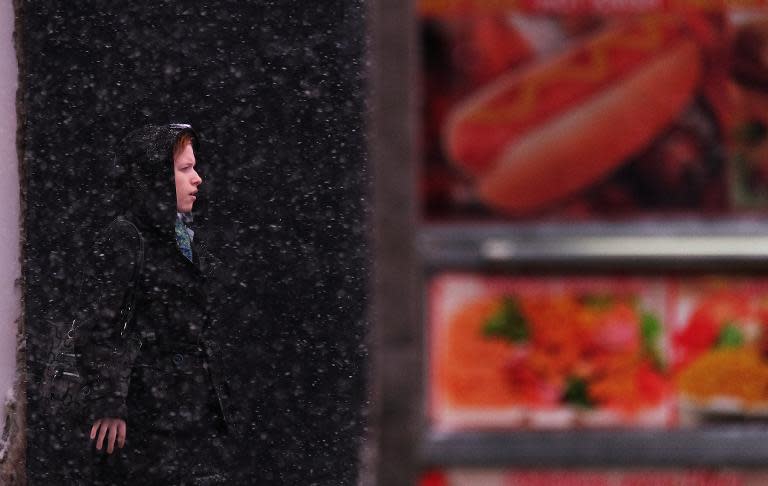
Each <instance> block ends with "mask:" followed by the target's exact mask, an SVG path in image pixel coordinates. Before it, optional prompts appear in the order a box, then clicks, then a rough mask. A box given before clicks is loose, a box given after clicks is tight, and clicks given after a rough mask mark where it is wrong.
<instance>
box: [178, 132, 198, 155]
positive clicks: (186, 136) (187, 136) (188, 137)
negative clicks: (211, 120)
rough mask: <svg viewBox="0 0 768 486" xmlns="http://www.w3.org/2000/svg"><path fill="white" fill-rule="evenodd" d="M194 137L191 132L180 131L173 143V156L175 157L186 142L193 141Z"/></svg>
mask: <svg viewBox="0 0 768 486" xmlns="http://www.w3.org/2000/svg"><path fill="white" fill-rule="evenodd" d="M194 139H195V136H194V135H192V133H190V132H182V133H181V135H179V138H177V139H176V143H174V144H173V158H174V159H175V158H176V156H177V155H179V153H181V151H182V150H184V147H186V146H187V144H188V143H193V141H194Z"/></svg>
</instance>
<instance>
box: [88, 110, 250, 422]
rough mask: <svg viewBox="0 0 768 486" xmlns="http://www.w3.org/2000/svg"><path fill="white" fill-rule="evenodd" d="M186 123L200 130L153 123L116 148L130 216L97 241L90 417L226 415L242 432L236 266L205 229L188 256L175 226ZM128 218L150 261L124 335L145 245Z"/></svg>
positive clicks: (91, 296)
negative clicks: (232, 370)
mask: <svg viewBox="0 0 768 486" xmlns="http://www.w3.org/2000/svg"><path fill="white" fill-rule="evenodd" d="M187 131H188V132H190V133H192V134H193V135H194V132H192V131H191V128H189V127H188V126H183V125H167V126H153V127H145V128H144V129H141V130H139V131H136V132H133V133H132V134H130V135H129V136H128V137H126V139H124V141H123V143H122V146H121V147H119V148H118V149H117V157H116V167H117V169H116V170H117V171H118V172H117V174H116V177H117V180H118V189H117V191H118V192H117V194H116V200H117V202H118V204H121V207H122V210H121V213H122V216H121V219H119V220H117V221H116V222H114V223H113V224H112V225H110V226H109V228H108V229H107V230H105V231H103V232H102V234H101V235H99V238H98V244H96V245H95V246H94V252H93V255H92V259H91V265H90V266H89V271H88V277H87V278H86V284H85V286H84V289H83V298H82V299H81V300H82V305H81V306H80V312H79V316H80V325H81V328H80V332H79V334H78V337H77V339H76V347H77V350H78V352H79V353H80V355H81V358H80V361H79V367H80V370H81V372H82V373H83V375H84V376H86V377H87V380H88V381H89V382H92V383H97V384H96V385H95V386H93V389H92V391H91V393H90V395H89V399H88V400H87V409H88V410H87V412H88V416H89V418H90V419H91V420H92V419H96V418H101V417H120V418H123V419H126V421H127V423H128V430H129V431H130V430H131V427H132V425H135V424H140V425H143V426H146V427H148V428H151V429H160V430H163V429H169V430H185V429H188V428H190V427H193V426H194V425H195V424H196V423H199V422H200V421H201V420H205V419H210V417H211V415H215V414H219V415H220V416H221V418H223V419H224V421H225V422H226V424H227V426H228V428H229V429H230V431H231V432H233V433H236V434H237V433H240V432H241V430H242V425H243V423H242V422H243V420H242V418H241V414H240V413H239V412H238V411H237V408H236V407H234V406H233V404H232V390H231V386H230V383H229V382H228V376H227V374H226V372H225V367H224V354H225V353H226V352H227V351H226V349H227V344H228V342H229V341H228V339H236V337H234V336H231V335H230V336H227V326H228V324H229V323H228V322H226V321H223V320H222V315H224V314H223V312H222V311H223V310H225V309H226V305H227V301H228V299H229V297H230V296H229V295H228V292H227V287H228V285H229V284H231V282H228V281H227V279H228V278H231V277H229V276H230V275H231V272H229V271H227V269H226V268H225V267H224V266H223V264H222V263H221V262H220V261H219V260H218V259H217V258H215V257H214V256H213V255H212V254H211V252H210V251H208V249H207V248H206V246H205V245H204V244H203V242H201V241H200V237H199V234H196V235H195V238H194V240H193V242H192V252H193V261H189V260H188V259H187V258H186V257H185V256H184V255H183V254H182V253H181V251H180V250H179V248H178V246H177V243H176V237H175V232H174V223H175V220H176V216H177V215H176V196H175V185H174V171H173V154H172V150H173V145H174V142H175V141H176V140H177V139H178V137H179V136H180V135H181V134H182V132H187ZM193 147H194V148H195V149H196V148H197V139H196V137H195V142H194V145H193ZM196 152H197V150H196ZM125 220H127V221H130V222H132V223H133V224H135V225H136V227H138V229H139V230H140V232H141V235H142V236H143V239H144V264H143V269H142V271H141V274H140V276H139V278H138V280H137V282H138V287H137V288H136V292H135V311H134V319H133V320H132V322H130V323H129V324H128V326H127V332H126V333H125V335H121V333H122V331H123V327H124V324H125V323H124V321H125V318H124V316H121V310H122V309H125V308H126V307H127V305H126V301H127V299H128V297H127V296H128V295H129V288H130V287H131V282H133V281H134V272H135V271H136V270H137V268H138V265H137V260H138V249H139V240H138V236H137V234H136V231H135V229H134V228H133V227H132V226H131V225H129V224H127V222H126V221H125ZM116 349H117V350H119V351H118V353H115V350H116ZM97 377H98V380H96V378H97ZM129 434H130V432H129Z"/></svg>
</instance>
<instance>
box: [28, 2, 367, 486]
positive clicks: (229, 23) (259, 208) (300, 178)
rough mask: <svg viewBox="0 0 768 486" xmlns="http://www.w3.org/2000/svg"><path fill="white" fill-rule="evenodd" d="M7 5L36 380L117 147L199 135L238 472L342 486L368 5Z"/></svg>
mask: <svg viewBox="0 0 768 486" xmlns="http://www.w3.org/2000/svg"><path fill="white" fill-rule="evenodd" d="M17 13H18V15H19V23H18V25H19V29H20V30H19V32H18V33H17V35H18V36H19V40H20V47H21V51H20V59H21V81H22V85H21V90H22V91H21V94H20V103H21V110H22V114H23V115H24V116H25V119H24V120H22V123H23V124H22V127H21V135H22V137H21V140H20V143H21V144H22V149H23V162H22V163H23V168H24V169H25V174H26V175H25V179H24V180H23V186H24V187H23V189H24V190H26V194H27V199H26V214H25V220H24V221H25V231H26V245H25V249H24V250H25V261H24V279H25V282H24V296H25V312H26V316H27V332H28V338H29V341H28V347H29V355H28V364H29V369H30V371H31V372H32V373H33V375H34V373H36V372H39V371H40V369H41V366H42V364H43V363H44V355H45V351H46V349H45V348H46V343H45V342H44V341H43V340H42V338H41V336H43V334H44V332H45V324H44V322H43V317H44V316H46V315H48V314H50V315H53V316H58V315H61V313H62V312H64V310H63V309H66V305H67V302H68V296H71V291H72V288H73V285H74V282H73V279H74V277H75V275H76V273H75V271H76V270H77V268H78V267H79V265H80V264H81V263H82V262H81V260H80V258H81V254H82V250H83V248H84V247H87V246H88V245H89V241H90V239H89V237H90V236H91V235H92V231H93V230H94V229H96V228H99V227H100V226H102V225H103V224H105V223H106V222H108V220H109V219H110V217H111V207H112V203H111V201H110V200H109V190H108V189H107V186H106V185H105V183H104V181H105V178H106V177H107V175H108V171H109V163H110V160H111V157H112V155H111V153H110V150H111V147H112V146H113V145H114V144H115V142H116V141H117V140H119V139H120V137H121V136H122V135H124V134H125V133H127V132H128V131H129V130H131V129H132V128H134V127H137V126H140V125H143V124H146V123H166V122H187V123H191V124H192V125H193V126H194V127H195V128H196V129H198V131H199V132H200V134H201V136H202V150H201V153H199V154H198V164H199V169H200V172H201V173H202V175H203V177H204V179H205V182H204V184H203V186H202V189H203V190H205V193H204V197H203V198H202V200H201V201H200V203H201V204H200V209H201V210H200V211H199V213H200V214H199V215H198V216H197V218H196V223H197V226H198V228H199V230H200V231H201V233H202V234H203V235H204V236H205V237H206V238H207V239H208V240H209V241H210V242H211V246H212V247H213V249H214V251H216V252H217V253H218V254H219V255H220V256H221V257H222V258H223V259H224V260H225V261H227V262H228V263H230V264H231V265H233V266H234V267H235V268H236V269H237V278H238V279H239V280H240V281H241V282H242V286H240V288H239V290H237V294H236V299H237V306H236V307H237V309H238V311H239V314H238V319H237V321H236V322H231V323H228V324H229V325H231V326H233V334H232V335H233V336H237V337H238V343H239V344H240V347H239V349H240V351H239V352H238V353H236V355H234V356H231V360H230V363H231V366H232V372H233V373H235V374H236V375H237V376H238V377H239V378H240V380H241V382H242V383H243V386H242V390H241V391H242V395H241V400H242V401H243V402H244V403H246V404H247V406H248V408H249V410H250V413H251V419H252V424H251V429H250V438H249V439H248V440H247V442H246V443H244V444H243V449H242V450H243V452H244V458H243V463H242V464H243V465H242V468H243V472H244V473H245V474H248V475H250V476H251V477H252V478H253V479H254V482H253V484H286V485H297V484H302V485H309V484H328V485H341V484H353V483H354V482H355V477H356V469H357V449H358V441H357V438H358V437H359V436H360V434H361V432H362V430H361V429H362V427H361V425H360V422H361V421H360V418H361V412H362V409H363V405H364V401H365V393H364V369H365V357H366V353H367V351H366V349H365V346H364V337H365V332H366V321H365V314H366V312H365V310H366V306H367V287H366V286H367V284H368V263H369V257H368V244H367V242H368V234H367V231H366V228H367V212H368V211H367V207H368V202H367V199H366V198H367V184H368V182H367V181H368V177H367V172H366V159H365V143H364V142H365V137H364V135H365V127H364V99H365V98H364V95H365V93H364V80H363V74H362V73H363V70H364V59H363V58H364V42H363V40H364V25H365V18H364V9H363V6H362V1H361V0H331V1H326V0H324V1H322V2H298V1H265V2H243V1H241V0H210V1H206V2H172V1H158V0H153V1H132V2H124V1H123V2H117V1H108V0H94V1H90V2H69V1H64V0H58V1H55V0H49V1H19V2H18V5H17ZM203 202H205V204H202V203H203ZM33 379H34V377H33ZM35 393H36V388H35V387H34V383H32V384H31V385H30V388H29V396H30V398H31V399H32V403H31V404H30V412H31V413H30V417H29V432H30V434H29V435H30V443H29V449H28V458H29V464H28V469H29V474H30V478H35V481H34V482H33V484H63V483H61V482H57V478H56V476H55V474H54V475H51V474H48V475H46V474H44V473H46V472H48V473H50V472H52V471H53V470H54V469H55V468H59V467H61V465H60V464H57V462H56V461H57V459H56V458H57V457H58V456H57V455H56V453H54V454H53V455H50V454H48V455H46V454H43V451H50V449H48V447H49V445H50V443H51V439H52V438H51V437H50V436H49V435H48V434H47V430H46V429H45V419H44V417H42V416H40V414H38V413H37V410H36V408H35V399H36V396H35ZM62 454H63V453H62ZM41 457H45V458H47V460H48V462H45V461H42V460H41V459H40V458H41ZM60 457H64V455H62V456H60ZM58 479H60V478H58Z"/></svg>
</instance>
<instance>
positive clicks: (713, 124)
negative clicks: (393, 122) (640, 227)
mask: <svg viewBox="0 0 768 486" xmlns="http://www.w3.org/2000/svg"><path fill="white" fill-rule="evenodd" d="M764 3H765V2H762V1H760V2H747V1H745V2H715V1H710V0H702V1H693V0H691V1H685V2H684V1H683V0H667V1H664V2H662V1H659V0H656V1H651V0H636V1H630V0H611V1H608V0H590V1H589V2H586V1H582V0H527V1H522V0H521V1H511V0H509V1H504V0H498V1H490V0H486V1H479V0H476V1H460V0H457V1H450V0H422V1H421V3H420V4H419V11H420V27H421V47H422V49H421V52H422V57H421V62H422V64H421V71H420V72H421V78H420V83H421V90H422V97H421V99H422V105H421V115H422V124H421V143H420V147H421V157H422V160H423V165H422V186H421V187H422V207H423V209H424V215H425V217H426V219H427V220H430V221H462V220H480V221H483V220H491V221H499V220H542V219H544V220H555V221H557V220H566V219H567V220H569V221H571V220H579V219H584V220H594V219H620V220H634V219H638V218H643V217H654V218H656V217H672V218H675V217H681V216H685V217H687V216H694V217H696V216H704V217H711V216H719V217H725V218H730V217H736V216H741V215H752V214H755V213H757V214H760V213H761V212H762V211H764V209H765V208H766V206H767V205H768V55H766V52H768V7H766V6H765V5H764Z"/></svg>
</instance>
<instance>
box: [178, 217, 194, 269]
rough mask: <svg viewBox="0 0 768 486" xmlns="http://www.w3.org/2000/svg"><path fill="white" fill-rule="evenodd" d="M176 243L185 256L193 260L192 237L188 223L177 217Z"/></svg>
mask: <svg viewBox="0 0 768 486" xmlns="http://www.w3.org/2000/svg"><path fill="white" fill-rule="evenodd" d="M176 243H177V244H178V245H179V249H180V250H181V252H182V253H183V254H184V256H185V257H187V258H188V259H189V261H190V262H191V261H192V238H191V237H190V235H189V230H188V229H187V225H185V224H184V221H182V220H181V218H177V219H176Z"/></svg>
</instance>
